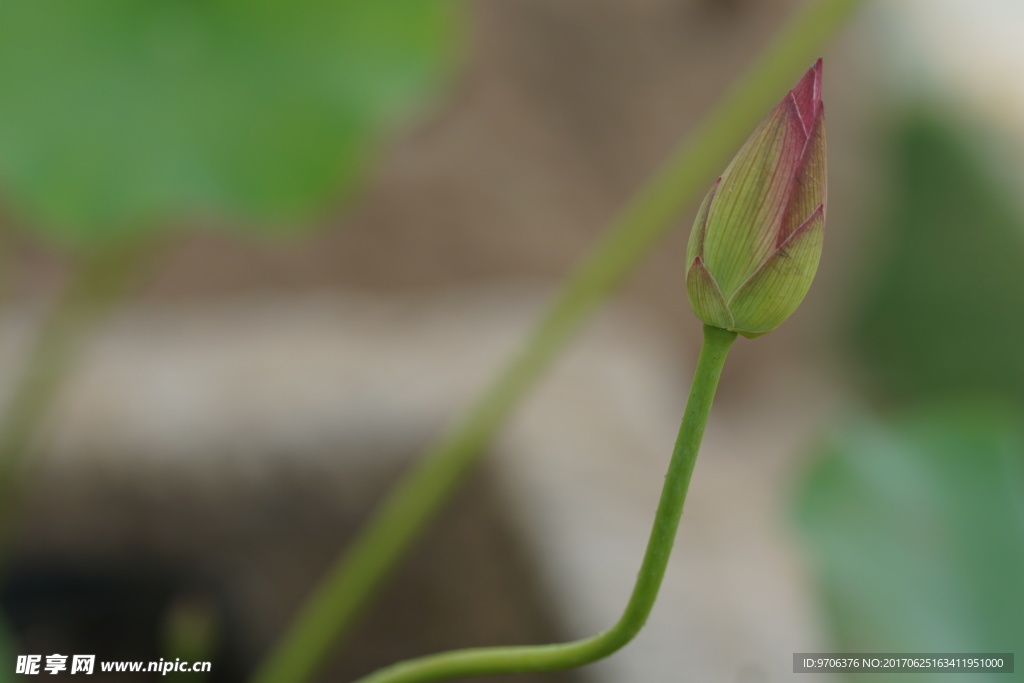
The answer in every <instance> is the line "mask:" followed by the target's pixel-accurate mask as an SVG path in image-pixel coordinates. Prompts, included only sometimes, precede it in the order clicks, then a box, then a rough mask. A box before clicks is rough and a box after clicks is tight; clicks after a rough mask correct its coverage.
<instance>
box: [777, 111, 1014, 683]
mask: <svg viewBox="0 0 1024 683" xmlns="http://www.w3.org/2000/svg"><path fill="white" fill-rule="evenodd" d="M974 142H975V140H972V139H971V135H970V133H969V132H968V131H966V130H964V129H963V128H961V127H958V126H957V125H956V124H955V123H953V122H952V120H951V119H946V118H944V117H943V116H942V115H941V114H939V113H938V112H937V111H935V110H931V111H928V110H923V109H922V110H919V111H917V112H914V113H912V114H910V115H909V116H904V117H902V118H901V119H900V123H899V125H897V126H896V128H895V131H894V133H893V134H892V135H891V136H890V137H889V139H888V143H889V144H888V155H889V156H888V158H887V159H886V162H887V164H886V170H887V172H888V174H889V175H888V182H887V183H886V188H887V197H886V200H885V203H884V204H883V207H882V209H883V210H882V215H881V220H880V223H879V225H878V226H877V233H876V235H875V242H874V244H873V245H872V248H871V249H870V251H869V253H870V259H869V268H868V270H867V272H866V273H864V274H863V276H862V279H861V281H860V283H859V284H860V286H861V287H863V291H864V292H865V299H864V300H863V305H862V307H861V308H860V309H859V310H858V311H857V312H856V314H855V315H854V316H853V317H852V320H851V321H850V322H848V323H847V330H849V331H850V332H851V334H849V335H848V336H847V338H848V339H850V340H851V341H852V343H851V344H850V345H849V346H848V349H849V350H851V351H852V354H853V357H854V360H855V361H856V363H857V365H858V369H859V370H861V371H862V372H863V373H865V374H866V375H867V377H868V378H869V380H870V381H869V385H870V386H869V388H870V390H871V391H872V392H873V393H874V397H875V398H880V399H882V400H881V401H880V402H879V405H880V406H888V408H890V409H892V408H893V407H894V406H901V410H902V411H909V412H905V413H903V416H902V417H900V416H898V415H899V414H897V416H896V417H893V415H891V414H890V415H884V416H882V417H879V418H873V419H867V418H862V419H860V420H851V421H850V424H849V425H848V426H847V427H846V428H845V429H844V430H841V431H839V432H838V433H835V434H833V435H832V436H831V437H829V438H828V439H826V440H825V442H824V444H823V446H822V447H821V448H820V450H819V452H817V453H816V454H815V457H814V458H813V459H812V462H811V464H810V470H809V475H808V476H807V477H806V479H805V480H804V481H803V482H802V484H801V486H800V488H799V491H798V495H797V509H798V521H799V524H800V528H801V531H802V533H803V535H804V537H805V540H806V544H807V546H808V548H809V551H810V557H811V559H812V565H813V569H814V573H815V575H816V577H817V579H818V581H819V583H820V589H821V594H822V596H823V598H824V613H825V615H826V617H827V619H828V620H829V622H830V623H831V626H832V636H833V647H834V648H835V649H836V650H838V651H844V652H997V651H1003V652H1012V651H1014V650H1015V649H1019V644H1020V643H1021V642H1024V580H1022V578H1021V577H1024V419H1022V417H1021V408H1020V406H1021V401H1022V400H1024V353H1022V352H1021V348H1022V347H1021V339H1024V217H1022V216H1021V215H1020V214H1019V211H1018V209H1017V205H1016V204H1015V203H1014V201H1013V199H1012V198H1011V197H1010V196H1009V194H1008V188H1009V184H1008V183H1002V182H999V180H998V178H997V176H996V174H995V172H994V170H993V168H992V167H991V165H990V164H989V163H987V160H986V157H985V156H984V155H983V154H982V153H981V151H980V150H979V147H978V146H977V145H975V144H973V143H974ZM872 678H874V679H877V680H880V681H881V680H885V679H884V678H882V679H879V678H878V676H873V677H872ZM945 678H946V677H945V676H944V675H935V674H921V675H912V674H898V675H894V676H892V677H891V679H892V680H894V681H901V682H902V683H911V682H912V681H941V680H944V679H945ZM990 679H991V680H1002V678H999V676H997V675H994V674H993V675H990V676H988V677H986V676H985V675H977V676H972V677H971V678H970V680H972V681H983V680H984V681H987V680H990Z"/></svg>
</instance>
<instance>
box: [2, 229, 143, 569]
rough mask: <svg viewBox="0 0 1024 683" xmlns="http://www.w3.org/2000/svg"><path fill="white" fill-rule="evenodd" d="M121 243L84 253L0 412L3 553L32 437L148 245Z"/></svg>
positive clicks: (48, 315) (140, 261) (48, 313)
mask: <svg viewBox="0 0 1024 683" xmlns="http://www.w3.org/2000/svg"><path fill="white" fill-rule="evenodd" d="M148 246H149V245H148V244H147V245H142V244H140V243H131V244H120V245H117V246H114V247H108V248H104V249H102V250H100V251H97V252H95V253H92V254H87V255H85V256H84V257H82V259H81V261H80V262H79V264H78V268H77V270H76V271H75V272H74V274H73V275H72V276H71V279H70V281H69V282H68V284H67V286H66V288H65V290H64V292H63V293H62V295H61V297H60V299H59V300H58V301H57V302H56V303H55V304H54V306H53V308H52V309H51V310H50V311H48V312H47V314H46V318H45V319H44V320H43V322H42V324H41V325H40V327H39V329H38V331H37V333H36V337H35V340H34V342H33V345H32V349H31V351H30V352H29V357H28V359H27V360H26V362H25V364H24V368H23V370H22V374H21V376H20V378H19V379H18V382H17V384H16V385H15V387H14V393H13V394H12V396H11V400H10V402H9V404H8V406H7V408H6V411H5V412H4V414H3V416H2V417H0V558H2V557H3V555H4V554H5V552H6V544H7V541H8V540H9V534H10V533H11V530H12V525H13V516H14V515H15V513H16V510H17V507H18V502H19V497H20V495H19V494H20V487H19V486H18V483H19V475H20V474H21V470H22V468H23V465H24V464H25V459H26V456H27V454H28V451H29V449H30V447H31V444H32V440H33V438H34V437H35V436H36V432H37V431H38V428H39V425H40V423H41V422H42V421H43V419H44V418H45V417H46V415H47V412H48V410H49V408H50V406H51V404H52V403H53V399H54V397H55V396H56V394H57V391H58V389H59V388H60V386H61V383H62V382H63V380H64V378H65V377H66V376H67V374H68V372H69V371H70V370H71V368H72V367H73V366H74V364H75V362H76V361H77V360H78V354H79V351H80V350H81V349H82V347H83V345H84V343H85V341H86V339H87V338H88V337H89V335H90V333H91V332H92V331H93V328H94V327H95V325H96V324H97V323H98V322H99V321H100V320H101V319H103V318H104V317H105V315H106V314H107V313H108V312H109V310H110V309H111V308H113V307H114V305H115V304H116V302H117V301H119V300H120V297H121V295H122V293H123V292H124V290H125V288H126V287H127V285H128V282H129V281H130V280H131V278H132V277H133V276H134V275H135V274H136V273H137V272H138V270H139V268H140V267H141V264H142V262H143V259H142V258H141V257H142V255H143V253H144V251H145V250H144V247H145V248H148Z"/></svg>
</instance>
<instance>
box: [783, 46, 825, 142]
mask: <svg viewBox="0 0 1024 683" xmlns="http://www.w3.org/2000/svg"><path fill="white" fill-rule="evenodd" d="M789 97H790V99H791V100H792V103H793V106H794V108H795V109H796V115H797V117H798V118H799V119H800V123H801V125H803V127H804V133H805V134H807V135H809V134H810V131H811V130H812V129H813V128H814V122H815V120H816V119H817V118H818V117H819V116H820V115H821V58H820V57H819V58H818V61H816V62H815V63H814V66H812V67H811V68H810V69H809V70H808V71H807V73H806V74H804V77H803V78H801V79H800V82H799V83H797V84H796V87H794V88H793V89H792V90H790V91H789Z"/></svg>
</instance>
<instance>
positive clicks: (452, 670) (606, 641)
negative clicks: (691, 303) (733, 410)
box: [356, 325, 736, 683]
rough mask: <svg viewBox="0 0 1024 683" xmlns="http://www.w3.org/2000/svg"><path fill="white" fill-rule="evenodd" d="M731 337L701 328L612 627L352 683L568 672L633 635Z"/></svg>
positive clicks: (651, 594)
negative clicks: (654, 503) (647, 529)
mask: <svg viewBox="0 0 1024 683" xmlns="http://www.w3.org/2000/svg"><path fill="white" fill-rule="evenodd" d="M735 339H736V333H735V332H728V331H726V330H722V329H719V328H717V327H710V326H707V325H705V326H704V344H703V346H702V347H701V350H700V358H699V359H698V361H697V371H696V373H695V374H694V376H693V385H692V386H691V388H690V398H689V400H687V402H686V412H685V413H684V414H683V421H682V424H681V425H680V427H679V436H678V437H677V438H676V445H675V448H674V449H673V451H672V460H671V462H670V463H669V466H668V474H666V475H665V484H664V487H663V488H662V491H661V500H660V501H659V503H658V511H657V513H655V517H654V527H653V528H652V529H651V537H650V540H649V541H648V542H647V551H646V553H645V554H644V560H643V564H642V565H641V566H640V572H639V573H638V574H637V579H636V585H635V586H634V587H633V594H632V595H631V596H630V599H629V603H628V604H627V605H626V609H625V611H624V612H623V614H622V617H621V618H620V619H619V621H618V622H617V623H616V624H615V626H613V627H612V628H610V629H609V630H607V631H604V632H603V633H599V634H598V635H596V636H593V637H592V638H586V639H583V640H576V641H572V642H569V643H554V644H550V645H526V646H521V647H485V648H474V649H470V650H455V651H453V652H445V653H442V654H437V655H430V656H427V657H420V658H418V659H411V660H409V661H406V662H400V663H398V664H394V665H392V666H389V667H387V668H385V669H381V670H380V671H377V672H376V673H373V674H370V675H369V676H366V677H364V678H361V679H359V680H358V681H356V683H426V682H427V681H441V680H449V679H452V678H462V677H464V676H481V675H488V674H506V673H522V672H533V671H557V670H560V669H570V668H573V667H577V666H583V665H584V664H589V663H591V662H595V661H597V660H599V659H603V658H605V657H607V656H608V655H610V654H612V653H613V652H616V651H617V650H619V649H621V648H622V647H624V646H625V645H626V644H627V643H629V641H631V640H633V638H634V637H635V636H636V634H637V633H639V632H640V629H641V628H643V625H644V623H645V622H646V621H647V617H648V615H649V614H650V613H651V608H653V607H654V601H655V599H656V598H657V597H658V589H659V588H660V587H661V581H662V579H663V578H664V577H665V568H666V567H667V566H668V560H669V556H670V555H671V553H672V544H673V542H674V541H675V537H676V530H677V529H678V528H679V519H680V517H681V516H682V514H683V503H684V502H685V501H686V492H687V490H688V488H689V486H690V477H691V475H692V474H693V466H694V464H696V462H697V453H698V451H699V450H700V442H701V439H702V437H703V436H704V426H705V425H706V424H707V420H708V413H709V412H710V411H711V402H712V400H713V399H714V396H715V389H716V388H717V387H718V378H719V377H720V376H721V374H722V367H723V366H724V365H725V358H726V355H727V354H728V352H729V347H730V346H731V345H732V343H733V341H735Z"/></svg>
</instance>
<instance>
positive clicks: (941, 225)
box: [847, 109, 1024, 400]
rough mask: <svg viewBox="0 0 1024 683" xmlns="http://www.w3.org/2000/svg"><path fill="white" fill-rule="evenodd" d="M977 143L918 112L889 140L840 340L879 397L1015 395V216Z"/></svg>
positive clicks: (1020, 260)
mask: <svg viewBox="0 0 1024 683" xmlns="http://www.w3.org/2000/svg"><path fill="white" fill-rule="evenodd" d="M977 143H978V139H977V136H972V135H971V132H970V131H968V130H966V129H965V128H963V127H962V126H958V125H957V124H955V123H953V122H951V121H947V120H944V119H943V118H942V116H941V114H940V113H938V111H937V110H926V109H921V110H919V111H917V112H914V113H911V114H910V115H908V116H906V117H905V118H904V119H903V120H902V122H901V123H900V124H899V125H897V126H896V130H895V132H894V133H893V134H892V136H891V137H890V139H889V144H888V145H887V147H886V150H887V152H886V153H887V155H889V158H888V160H887V161H888V164H887V168H888V169H891V170H890V172H889V177H888V179H887V182H886V188H887V199H886V201H885V203H884V205H883V207H882V212H881V216H880V224H879V225H878V226H877V230H876V234H875V237H876V239H875V244H874V245H873V248H872V249H871V250H870V251H869V257H868V260H869V268H870V270H869V272H868V273H867V279H866V281H865V285H864V291H865V292H866V296H865V300H864V301H863V306H862V307H861V310H860V312H859V314H858V315H857V316H856V318H855V320H854V321H853V324H852V330H851V332H852V334H850V335H848V337H847V338H848V339H850V340H851V341H852V345H853V351H854V353H855V354H856V356H857V357H858V359H859V360H860V361H862V367H863V368H864V369H866V370H867V376H868V379H869V381H870V382H871V384H872V389H874V390H875V392H876V394H879V395H881V396H882V397H884V398H887V399H897V400H913V399H915V398H921V397H930V396H935V395H939V394H950V395H959V394H962V393H964V392H969V393H975V392H977V393H983V394H985V395H989V394H991V393H993V392H995V393H1001V394H1004V395H1008V396H1012V397H1016V398H1018V399H1024V353H1022V352H1021V339H1024V217H1022V216H1021V215H1020V212H1019V209H1018V206H1019V205H1018V204H1017V203H1016V200H1014V199H1012V198H1011V197H1010V196H1009V191H1008V189H1007V188H1008V187H1009V184H1007V183H1003V182H1000V181H999V179H998V177H997V175H996V172H995V170H994V169H993V168H992V164H991V163H989V162H988V161H987V159H986V157H985V156H984V154H983V153H982V152H981V149H980V147H981V146H980V145H979V144H977Z"/></svg>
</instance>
